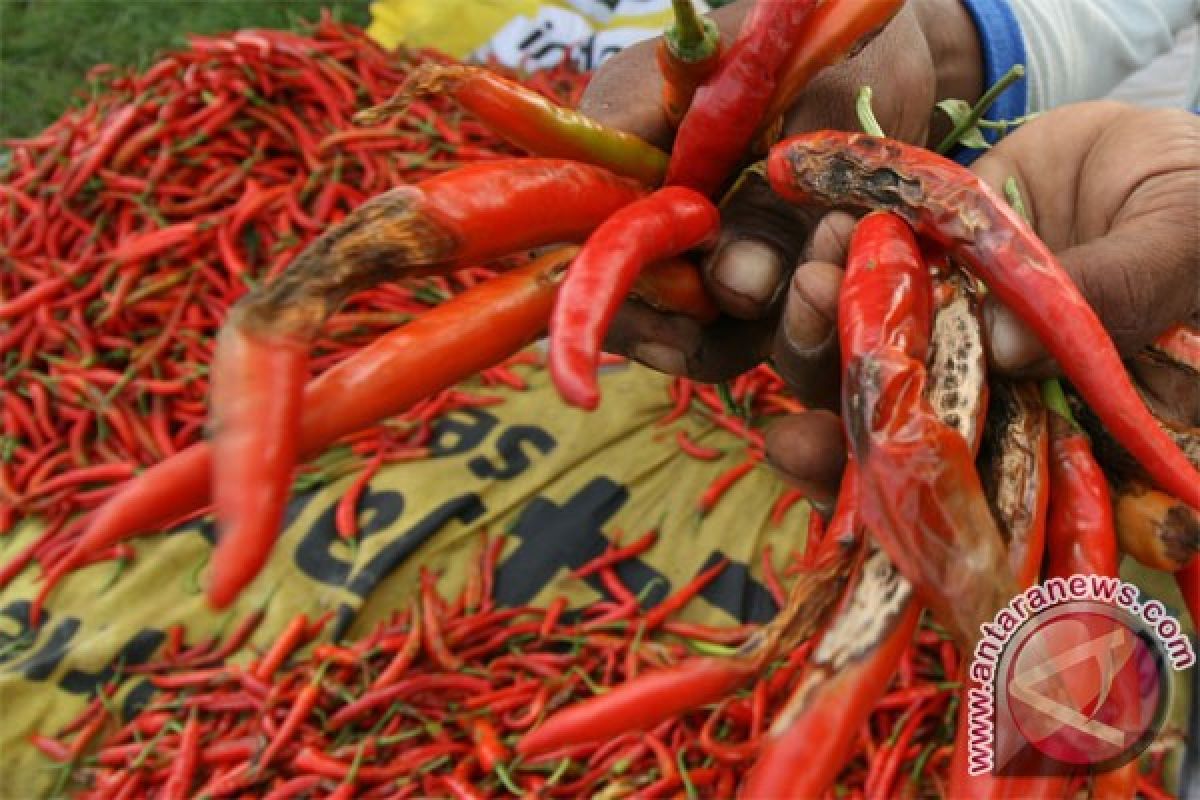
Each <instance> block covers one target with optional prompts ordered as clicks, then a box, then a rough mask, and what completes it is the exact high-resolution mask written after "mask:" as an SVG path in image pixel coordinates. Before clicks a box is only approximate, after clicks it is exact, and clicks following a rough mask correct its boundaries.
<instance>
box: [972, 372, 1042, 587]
mask: <svg viewBox="0 0 1200 800" xmlns="http://www.w3.org/2000/svg"><path fill="white" fill-rule="evenodd" d="M992 401H993V402H992V403H991V407H992V409H993V414H992V417H991V418H989V420H988V424H987V426H986V428H985V434H984V437H983V447H982V452H981V453H980V459H979V460H980V464H981V466H980V478H981V480H982V481H983V485H984V490H985V492H986V493H987V497H988V503H989V505H990V506H991V508H992V512H993V514H994V515H995V517H996V521H997V522H998V523H999V526H1000V532H1001V534H1002V535H1003V536H1004V538H1005V543H1006V544H1007V546H1008V563H1009V566H1010V567H1011V569H1012V571H1013V575H1014V576H1015V577H1016V580H1017V585H1018V586H1022V587H1027V586H1030V585H1032V584H1033V583H1034V582H1036V580H1037V577H1038V574H1039V573H1040V572H1041V569H1042V560H1043V558H1042V557H1043V555H1044V554H1045V541H1046V539H1045V537H1046V510H1047V507H1048V506H1047V504H1048V502H1049V499H1050V429H1049V424H1048V420H1047V418H1046V408H1045V405H1044V404H1043V403H1042V399H1041V393H1040V391H1039V389H1038V387H1037V385H1036V384H1034V383H1031V382H1021V383H1009V382H1004V381H1000V382H995V383H994V384H993V386H992Z"/></svg>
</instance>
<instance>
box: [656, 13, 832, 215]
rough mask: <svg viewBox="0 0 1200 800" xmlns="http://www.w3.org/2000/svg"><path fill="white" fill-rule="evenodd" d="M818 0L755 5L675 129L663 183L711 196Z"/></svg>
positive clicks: (741, 150) (757, 119) (745, 143)
mask: <svg viewBox="0 0 1200 800" xmlns="http://www.w3.org/2000/svg"><path fill="white" fill-rule="evenodd" d="M816 5H817V0H771V2H765V3H756V4H755V5H754V7H753V8H752V9H751V10H750V14H749V15H748V16H747V17H746V20H745V22H743V23H742V30H741V33H740V34H739V35H738V38H737V40H736V41H735V42H734V43H733V44H732V45H730V46H729V49H728V50H727V51H726V53H725V55H724V56H723V57H722V58H721V63H720V65H719V66H718V67H717V71H716V72H714V73H713V75H712V76H711V77H710V78H709V79H708V80H707V81H706V82H705V83H704V85H702V86H701V87H700V88H699V89H697V90H696V94H695V97H694V98H693V99H692V106H691V108H690V109H689V110H688V112H687V115H686V116H684V118H683V121H682V122H681V123H680V125H679V131H678V133H677V134H676V136H675V145H674V148H673V149H672V151H671V163H670V166H669V167H668V169H667V184H668V185H679V186H687V187H690V188H692V189H695V190H696V191H698V192H702V193H704V194H706V195H709V196H712V195H715V194H716V193H717V192H718V191H720V189H721V187H722V186H723V185H724V184H725V182H726V181H727V180H728V179H729V177H730V175H732V174H733V171H734V170H735V169H736V168H737V166H738V163H739V162H740V161H741V160H742V159H743V158H744V157H745V154H746V150H747V148H748V147H749V145H750V143H751V141H752V139H753V138H754V133H755V131H756V130H757V129H758V126H759V125H760V124H761V122H762V115H763V112H765V111H766V108H767V104H768V103H769V102H770V100H771V96H772V95H773V94H774V91H775V86H776V81H777V80H778V78H779V73H780V70H781V69H782V67H783V65H784V64H785V63H786V62H787V60H788V56H789V55H790V54H791V52H792V50H793V49H794V48H795V47H796V46H797V44H798V43H799V42H800V31H801V29H802V28H803V25H804V21H805V19H806V18H807V17H808V15H809V14H810V13H811V12H812V10H813V8H814V7H816Z"/></svg>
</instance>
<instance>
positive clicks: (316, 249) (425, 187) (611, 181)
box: [208, 159, 719, 608]
mask: <svg viewBox="0 0 1200 800" xmlns="http://www.w3.org/2000/svg"><path fill="white" fill-rule="evenodd" d="M639 194H640V190H639V189H638V188H637V187H636V186H635V185H634V184H633V183H632V182H630V181H628V180H627V179H623V178H619V177H617V176H615V175H613V174H612V173H610V172H608V171H606V170H602V169H599V168H596V167H588V166H586V165H582V164H575V163H572V162H564V161H551V160H544V159H526V160H523V161H497V162H492V163H489V164H479V165H475V166H471V167H464V168H462V169H459V170H456V171H454V172H451V173H447V174H445V175H440V176H437V177H434V178H430V179H429V180H427V181H424V182H423V183H421V184H418V185H417V186H414V187H405V188H402V189H395V190H392V191H391V192H388V193H385V194H383V195H380V196H378V197H376V198H373V199H372V200H371V201H370V202H368V203H367V204H366V205H364V206H362V207H360V208H359V209H357V210H356V211H355V212H354V213H353V214H351V215H350V216H349V217H347V218H346V219H345V220H344V221H343V222H342V223H340V224H339V225H337V226H335V227H334V228H333V229H331V230H330V231H329V232H327V233H326V234H324V235H323V236H322V237H321V238H320V239H318V240H317V241H316V242H314V243H313V244H312V245H311V246H310V247H309V248H308V249H307V250H306V251H305V252H304V253H303V254H301V256H300V257H299V258H298V259H297V260H296V262H294V263H293V265H292V268H291V269H290V270H289V271H288V272H287V273H285V274H284V275H282V276H280V278H279V279H277V280H276V281H274V282H272V283H270V284H268V285H267V286H265V287H263V288H262V289H260V290H256V291H254V292H252V293H250V294H249V295H247V296H246V297H244V298H242V300H241V301H239V303H238V304H237V305H236V306H235V307H234V309H233V311H232V313H231V315H230V317H229V319H228V320H227V321H226V324H225V325H224V326H223V327H222V330H221V335H220V338H219V340H218V341H219V343H218V347H217V351H216V353H215V355H214V358H213V365H212V399H211V402H212V411H211V416H212V419H213V428H214V434H213V502H214V509H215V512H216V518H217V526H218V542H217V548H216V551H215V552H214V553H213V560H212V571H211V575H210V581H209V587H208V599H209V602H210V604H211V605H212V606H214V607H215V608H224V607H225V606H227V605H228V604H229V603H231V602H232V601H233V599H234V598H235V597H236V596H237V593H238V592H239V591H240V590H241V589H242V588H243V587H244V586H245V585H246V584H247V583H248V582H249V581H250V580H251V579H253V577H254V576H255V575H257V574H258V572H259V570H260V569H261V568H262V565H263V563H265V561H266V558H267V556H268V555H269V553H270V551H271V548H272V547H273V545H274V542H275V539H276V538H277V536H278V533H279V524H280V521H281V520H282V516H283V510H284V505H285V504H286V500H287V496H288V493H289V490H290V488H291V477H292V470H293V468H294V466H295V461H296V454H297V447H296V443H297V438H298V435H297V434H298V431H299V426H300V417H301V404H302V400H303V394H304V382H305V380H306V378H307V375H308V349H309V347H310V346H311V344H312V342H313V341H314V339H315V338H316V336H317V334H318V332H319V330H320V328H321V326H322V325H323V323H324V321H325V320H326V319H327V318H328V316H329V315H330V313H331V312H332V311H333V310H334V309H336V308H337V307H338V306H340V305H341V304H342V302H344V300H345V298H346V296H347V295H348V294H349V293H351V292H352V291H354V290H356V289H362V288H365V287H367V286H370V285H371V284H374V283H378V282H380V281H382V280H384V279H385V278H387V277H392V276H400V275H420V274H422V273H423V272H424V273H427V272H430V271H437V270H439V269H441V270H445V269H449V268H453V267H456V266H466V265H468V264H470V263H475V262H478V261H480V260H485V259H487V258H489V257H495V256H500V255H504V254H506V253H510V252H513V251H515V250H521V249H528V248H531V247H536V246H539V245H546V244H552V243H554V242H559V241H563V240H570V239H572V238H578V237H580V236H583V235H586V234H587V233H589V232H590V231H591V230H592V229H593V228H595V227H596V226H597V224H599V223H600V222H602V221H604V220H605V219H607V218H609V217H610V215H612V214H613V212H614V211H616V210H618V209H620V208H622V207H623V206H626V205H628V204H629V203H631V202H632V201H633V200H635V199H637V197H638V195H639ZM499 196H502V197H504V198H505V199H506V202H505V203H503V204H497V203H496V202H495V198H496V197H499ZM704 202H705V203H706V204H707V201H704ZM551 206H552V207H553V209H554V212H553V213H545V212H546V209H547V208H548V207H551ZM704 210H707V211H710V212H711V219H712V220H713V221H712V222H711V225H712V227H713V229H714V230H715V228H716V226H717V225H718V224H719V223H718V222H716V221H715V220H716V217H717V213H716V210H715V209H712V207H711V205H708V208H707V209H704ZM673 221H674V220H673ZM679 221H680V222H683V221H685V220H684V219H680V220H679ZM706 221H709V219H708V218H707V217H706ZM705 235H707V231H705ZM687 244H689V245H690V244H691V240H690V239H689V240H687ZM586 250H587V249H586V248H585V253H586ZM661 255H662V256H669V255H675V253H673V252H664V253H661ZM643 263H644V262H643ZM637 266H639V267H640V266H642V264H641V263H639V264H638V265H637ZM583 275H584V276H586V275H587V272H586V271H585V272H584V273H583ZM632 277H633V275H631V276H630V279H629V280H627V281H626V283H625V286H624V287H623V288H626V289H627V288H628V286H629V285H632ZM571 283H572V281H571V278H570V273H568V278H567V282H566V284H565V286H564V291H567V292H569V291H570V287H571ZM621 296H622V297H623V296H624V294H623V293H622V295H621Z"/></svg>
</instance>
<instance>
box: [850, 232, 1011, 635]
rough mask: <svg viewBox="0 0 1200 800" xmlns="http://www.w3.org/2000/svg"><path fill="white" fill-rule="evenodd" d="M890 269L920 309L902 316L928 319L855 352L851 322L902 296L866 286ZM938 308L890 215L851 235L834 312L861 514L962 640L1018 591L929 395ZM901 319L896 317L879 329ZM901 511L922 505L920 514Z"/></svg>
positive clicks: (974, 484) (949, 430) (961, 444)
mask: <svg viewBox="0 0 1200 800" xmlns="http://www.w3.org/2000/svg"><path fill="white" fill-rule="evenodd" d="M893 273H899V274H903V275H904V276H905V279H906V284H907V285H905V287H904V291H903V294H901V295H899V296H906V297H907V296H916V298H917V299H913V300H911V301H910V302H912V303H914V304H915V305H916V307H917V308H919V309H922V310H921V311H920V312H919V314H920V316H917V315H916V314H912V313H909V314H903V315H901V319H902V320H908V321H909V322H910V324H911V323H912V320H914V319H921V318H923V321H921V322H920V323H919V324H918V325H917V326H916V327H915V330H917V331H921V332H923V333H924V336H910V337H908V338H902V339H901V340H900V341H898V342H897V343H896V344H894V345H889V343H888V340H887V339H878V340H876V341H877V342H878V343H877V344H875V346H874V347H873V348H870V349H853V346H854V345H855V344H863V345H866V346H867V347H869V346H870V344H871V342H870V340H869V338H868V337H867V336H864V335H862V334H859V333H857V332H856V331H855V328H854V326H855V325H856V324H861V321H863V320H867V321H873V320H878V319H879V318H880V316H881V315H885V314H890V313H892V309H893V306H892V304H893V303H895V302H898V301H897V300H895V299H893V295H894V294H896V290H895V289H893V290H892V291H890V292H881V293H880V294H877V295H876V294H872V293H871V292H870V291H869V287H871V286H872V284H873V283H875V282H880V283H882V282H883V281H884V278H885V277H886V276H890V275H891V274H893ZM892 280H893V281H895V280H897V279H896V278H893V279H892ZM860 286H865V287H867V288H866V289H860ZM931 306H932V286H931V282H930V278H929V273H928V271H927V270H926V269H925V266H924V261H923V259H922V258H921V256H920V251H919V249H918V248H917V246H916V242H915V240H914V239H913V236H912V233H911V231H909V230H908V227H907V226H906V225H905V224H904V223H903V222H902V221H901V220H900V219H899V218H898V217H896V216H894V215H891V214H887V213H882V214H878V213H877V214H871V215H868V216H867V217H865V218H864V219H863V220H862V221H861V222H860V223H859V225H858V227H857V228H856V229H855V232H854V236H853V238H852V240H851V246H850V258H849V260H848V262H847V268H846V277H845V279H844V280H843V284H842V292H841V295H840V298H839V308H838V319H839V320H846V322H844V323H840V324H842V325H843V326H846V327H848V333H847V335H845V336H843V337H842V339H843V342H845V343H849V344H850V347H849V348H847V349H845V351H844V353H843V361H844V363H845V364H846V367H845V369H846V377H845V379H844V381H843V417H844V419H845V420H846V425H847V429H848V431H849V440H850V445H851V450H852V451H853V453H854V455H855V457H856V459H857V461H858V468H859V471H860V476H861V483H862V493H863V501H862V504H861V508H860V514H861V515H862V522H863V524H864V525H865V526H866V527H867V528H868V529H869V530H870V531H871V533H872V534H873V535H874V537H875V538H876V539H877V540H878V541H879V542H880V543H881V544H882V545H883V547H884V549H885V550H887V552H888V555H889V556H890V557H891V558H892V559H893V560H894V561H895V562H896V565H897V566H898V567H899V569H900V571H901V572H902V573H903V574H904V575H905V577H907V578H908V579H909V580H910V581H912V582H913V584H914V587H915V588H916V591H917V594H918V596H920V597H921V599H922V600H923V601H924V602H925V603H926V604H928V605H931V606H932V607H933V609H934V611H935V612H936V613H937V614H938V615H939V618H940V619H941V620H942V621H943V624H946V625H947V626H948V627H950V628H951V630H952V631H954V632H955V634H956V635H957V636H958V637H959V638H960V641H961V642H962V643H963V644H964V645H966V644H969V643H971V642H972V641H973V638H974V637H975V636H976V635H977V634H976V631H977V628H978V625H979V624H980V623H982V622H984V621H986V620H987V619H989V618H990V617H991V614H992V613H994V612H995V610H996V609H997V608H999V607H1000V606H1002V605H1003V604H1004V602H1006V601H1007V599H1008V597H1010V596H1011V576H1009V575H1006V573H1007V570H1006V569H1005V567H1006V566H1007V564H1006V563H1005V561H1004V558H1003V547H1002V543H1001V540H1000V535H999V533H998V532H997V531H996V526H995V522H994V521H993V520H992V518H991V514H990V511H989V510H988V508H987V502H986V500H985V499H984V495H983V491H982V488H981V487H980V486H979V478H978V476H977V475H976V474H975V469H974V464H973V463H972V458H971V449H972V448H971V447H970V446H969V445H968V443H967V441H966V439H965V438H964V436H963V435H962V434H960V433H959V432H958V431H957V430H955V429H954V428H953V427H951V426H950V425H949V424H948V422H943V421H941V419H939V418H938V416H937V414H936V413H935V411H934V410H933V408H932V406H931V405H930V402H929V400H928V399H927V398H926V397H925V396H924V393H925V391H926V389H927V386H928V382H927V378H928V374H927V371H926V368H925V364H924V362H925V358H926V350H927V342H928V335H929V331H931V329H932V325H933V323H932V318H931V316H930V315H931V313H932V312H931V310H930V308H931ZM856 321H857V322H856ZM876 324H878V323H876ZM896 325H897V323H896V322H893V321H890V320H889V321H887V322H886V324H885V326H884V330H891V329H892V328H893V327H895V326H896ZM863 340H866V341H863ZM922 340H923V341H922ZM843 347H846V345H845V344H844V345H843ZM901 508H913V509H916V508H919V509H921V516H920V519H913V518H911V516H910V514H911V512H900V511H899V509H901Z"/></svg>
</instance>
